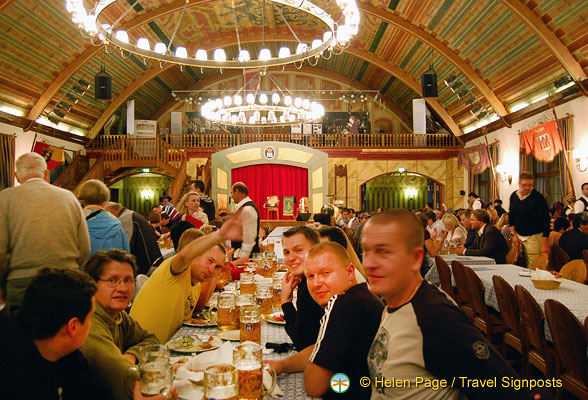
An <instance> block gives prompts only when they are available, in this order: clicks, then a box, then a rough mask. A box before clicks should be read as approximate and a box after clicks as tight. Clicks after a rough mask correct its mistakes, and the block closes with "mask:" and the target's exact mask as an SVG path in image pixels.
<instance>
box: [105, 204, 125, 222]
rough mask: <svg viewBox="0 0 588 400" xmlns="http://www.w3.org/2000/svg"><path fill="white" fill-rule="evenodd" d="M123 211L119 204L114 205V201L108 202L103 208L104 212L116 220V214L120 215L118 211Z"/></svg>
mask: <svg viewBox="0 0 588 400" xmlns="http://www.w3.org/2000/svg"><path fill="white" fill-rule="evenodd" d="M122 209H123V206H122V205H121V204H120V203H116V202H114V201H109V202H108V203H106V205H105V206H104V211H108V212H109V213H111V214H112V215H114V216H115V217H117V218H118V214H120V210H122Z"/></svg>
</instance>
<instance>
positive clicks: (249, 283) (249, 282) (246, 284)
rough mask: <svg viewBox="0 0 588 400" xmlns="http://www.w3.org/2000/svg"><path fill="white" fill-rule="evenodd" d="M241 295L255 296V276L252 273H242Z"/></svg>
mask: <svg viewBox="0 0 588 400" xmlns="http://www.w3.org/2000/svg"><path fill="white" fill-rule="evenodd" d="M240 281H241V289H240V293H241V294H255V275H253V274H252V273H251V272H242V273H241V278H240Z"/></svg>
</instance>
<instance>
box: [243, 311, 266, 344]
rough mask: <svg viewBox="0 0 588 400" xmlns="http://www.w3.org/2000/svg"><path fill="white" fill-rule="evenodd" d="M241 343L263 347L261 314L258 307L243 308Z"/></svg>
mask: <svg viewBox="0 0 588 400" xmlns="http://www.w3.org/2000/svg"><path fill="white" fill-rule="evenodd" d="M239 318H240V326H241V332H240V334H241V338H240V341H241V343H243V342H248V341H249V342H255V343H257V344H259V345H261V312H260V307H259V306H258V305H253V306H242V307H241V312H240V315H239Z"/></svg>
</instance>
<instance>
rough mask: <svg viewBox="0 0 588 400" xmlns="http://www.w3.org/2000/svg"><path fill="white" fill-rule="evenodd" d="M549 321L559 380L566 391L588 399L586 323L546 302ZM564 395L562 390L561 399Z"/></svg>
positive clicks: (555, 302) (563, 309)
mask: <svg viewBox="0 0 588 400" xmlns="http://www.w3.org/2000/svg"><path fill="white" fill-rule="evenodd" d="M545 317H546V318H547V324H548V325H549V330H550V331H551V337H552V338H553V344H554V347H555V356H556V368H557V377H558V378H559V379H561V382H562V384H563V388H564V389H566V390H567V391H568V392H570V393H572V394H573V395H575V396H577V397H578V398H580V399H588V357H586V336H585V333H584V328H583V327H582V323H581V322H580V321H578V319H577V318H576V316H575V315H574V314H572V313H571V311H570V310H568V308H567V307H566V306H564V305H563V304H561V303H560V302H558V301H556V300H553V299H548V300H545ZM560 395H561V393H560V392H559V390H558V396H557V397H558V398H559V397H560Z"/></svg>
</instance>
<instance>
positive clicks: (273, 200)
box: [263, 196, 280, 219]
mask: <svg viewBox="0 0 588 400" xmlns="http://www.w3.org/2000/svg"><path fill="white" fill-rule="evenodd" d="M279 205H280V199H278V196H268V197H267V199H266V201H265V204H264V205H263V208H265V209H266V210H267V219H272V217H271V215H272V213H275V215H276V218H275V219H280V207H279Z"/></svg>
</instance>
